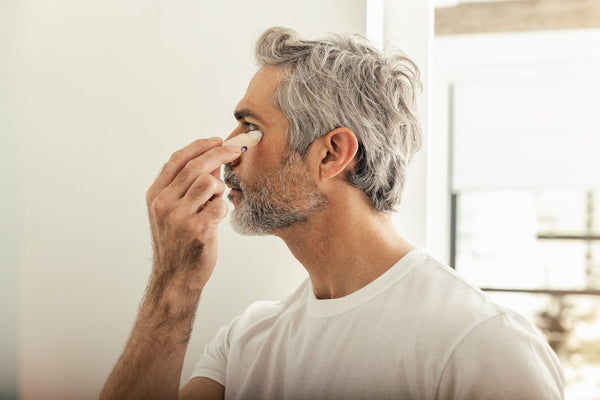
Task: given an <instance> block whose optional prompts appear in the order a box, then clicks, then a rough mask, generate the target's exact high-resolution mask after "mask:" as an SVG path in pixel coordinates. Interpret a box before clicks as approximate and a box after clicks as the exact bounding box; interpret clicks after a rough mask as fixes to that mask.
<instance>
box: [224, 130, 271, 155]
mask: <svg viewBox="0 0 600 400" xmlns="http://www.w3.org/2000/svg"><path fill="white" fill-rule="evenodd" d="M261 139H262V132H261V131H251V132H248V133H240V134H239V135H236V136H234V137H232V138H231V139H229V140H226V141H225V142H223V146H231V147H238V146H239V147H240V149H241V150H242V151H246V150H248V149H249V148H250V147H252V146H255V145H257V144H258V142H260V140H261Z"/></svg>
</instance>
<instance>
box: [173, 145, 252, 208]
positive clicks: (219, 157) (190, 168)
mask: <svg viewBox="0 0 600 400" xmlns="http://www.w3.org/2000/svg"><path fill="white" fill-rule="evenodd" d="M240 154H242V152H241V151H240V150H237V149H236V150H234V149H231V148H228V147H216V148H212V149H210V150H208V151H207V152H205V153H203V154H201V155H200V156H198V157H196V158H194V159H193V160H191V161H189V162H188V163H187V164H186V165H185V167H183V169H181V171H179V173H178V174H177V176H176V177H175V178H174V179H173V181H172V182H171V183H169V185H168V186H167V189H168V191H169V194H168V196H167V197H168V198H171V199H175V198H181V197H183V196H184V195H185V193H186V192H187V191H188V189H189V188H190V186H191V185H192V184H193V183H194V181H195V180H196V179H197V178H198V176H200V175H212V173H213V172H214V171H215V170H216V169H220V167H221V165H223V164H227V163H229V162H231V161H233V160H235V159H236V158H238V157H239V156H240Z"/></svg>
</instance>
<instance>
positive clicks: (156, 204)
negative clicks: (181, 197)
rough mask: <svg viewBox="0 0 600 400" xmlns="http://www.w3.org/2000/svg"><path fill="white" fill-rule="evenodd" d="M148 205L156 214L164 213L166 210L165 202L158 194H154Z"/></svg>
mask: <svg viewBox="0 0 600 400" xmlns="http://www.w3.org/2000/svg"><path fill="white" fill-rule="evenodd" d="M150 206H151V210H152V212H153V213H154V214H156V215H158V216H162V215H164V214H165V212H166V211H167V205H166V202H165V201H164V200H163V198H162V197H161V196H160V195H158V196H156V197H155V198H154V199H153V200H152V202H151V203H150Z"/></svg>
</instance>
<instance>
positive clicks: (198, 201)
mask: <svg viewBox="0 0 600 400" xmlns="http://www.w3.org/2000/svg"><path fill="white" fill-rule="evenodd" d="M224 192H225V183H223V181H222V180H220V179H218V178H215V177H214V176H212V175H200V176H199V177H198V178H196V180H195V181H194V183H193V184H192V185H191V186H190V187H189V189H188V191H187V192H186V193H185V195H184V197H183V201H184V202H185V203H187V204H186V205H185V207H186V208H187V209H188V210H189V212H192V213H197V212H198V211H200V210H201V209H203V208H204V207H205V205H206V203H207V202H208V201H209V200H211V199H214V198H217V197H222V196H223V193H224Z"/></svg>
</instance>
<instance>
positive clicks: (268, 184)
mask: <svg viewBox="0 0 600 400" xmlns="http://www.w3.org/2000/svg"><path fill="white" fill-rule="evenodd" d="M225 181H226V182H227V183H229V184H232V185H233V186H234V187H238V188H240V189H241V199H240V203H239V205H238V206H237V207H236V208H235V209H234V210H233V212H232V214H231V219H230V221H231V225H232V227H233V229H234V230H235V231H236V232H238V233H240V234H242V235H250V236H260V235H270V234H274V233H276V232H278V231H281V230H284V229H286V228H289V227H290V226H292V225H294V224H296V223H303V222H306V221H308V219H309V218H310V217H311V216H312V215H313V214H314V213H315V212H317V211H319V210H322V209H323V208H324V207H325V206H326V205H327V199H326V197H325V196H324V195H323V194H322V193H320V192H319V191H318V189H317V187H316V185H315V184H314V183H313V182H310V181H309V180H308V179H307V178H306V175H302V173H301V172H300V171H298V170H295V169H293V165H284V166H283V167H282V168H281V169H279V170H278V171H277V172H276V173H275V174H274V175H272V176H270V177H269V178H267V179H265V180H264V181H263V182H261V183H260V185H257V187H256V188H249V187H248V186H246V185H245V184H244V183H243V182H241V180H240V179H239V177H238V176H237V175H234V174H233V173H232V172H231V168H229V167H228V166H226V167H225Z"/></svg>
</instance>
